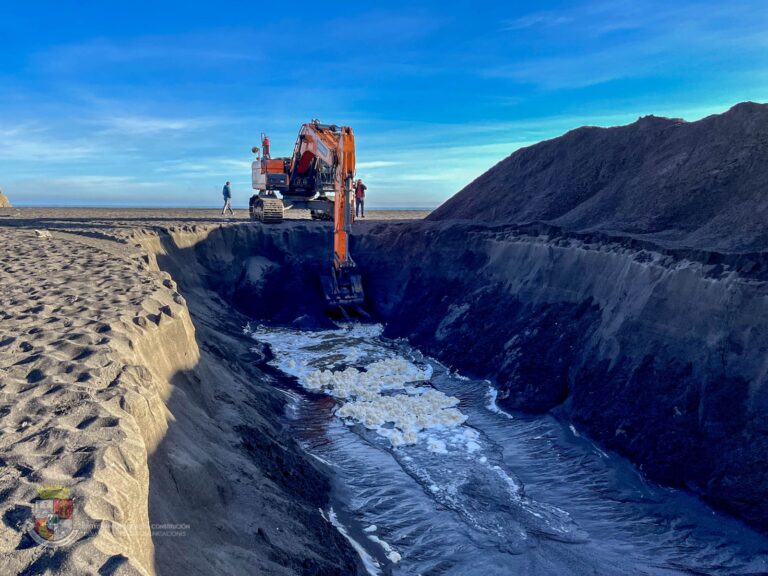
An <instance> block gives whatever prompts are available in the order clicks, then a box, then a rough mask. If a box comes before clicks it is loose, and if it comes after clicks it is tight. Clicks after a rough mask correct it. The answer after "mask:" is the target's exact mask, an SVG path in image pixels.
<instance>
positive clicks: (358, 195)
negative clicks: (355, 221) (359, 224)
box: [355, 179, 368, 218]
mask: <svg viewBox="0 0 768 576" xmlns="http://www.w3.org/2000/svg"><path fill="white" fill-rule="evenodd" d="M367 189H368V187H367V186H366V185H365V184H363V181H362V180H360V179H358V180H357V184H356V185H355V216H359V217H360V218H365V191H366V190H367Z"/></svg>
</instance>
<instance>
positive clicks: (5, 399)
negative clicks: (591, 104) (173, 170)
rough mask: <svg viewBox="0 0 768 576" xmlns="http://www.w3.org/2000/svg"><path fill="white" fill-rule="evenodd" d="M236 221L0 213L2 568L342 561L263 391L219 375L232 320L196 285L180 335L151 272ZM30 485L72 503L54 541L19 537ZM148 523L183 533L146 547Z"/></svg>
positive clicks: (177, 316)
mask: <svg viewBox="0 0 768 576" xmlns="http://www.w3.org/2000/svg"><path fill="white" fill-rule="evenodd" d="M240 214H241V215H244V214H245V212H244V211H240ZM424 214H425V213H419V214H414V213H371V215H370V220H371V221H376V220H382V219H383V220H387V219H390V220H391V219H401V218H403V217H404V216H409V217H414V216H417V217H423V215H424ZM299 216H300V214H299ZM241 225H242V226H251V224H249V223H247V222H245V221H241V222H240V223H238V221H237V220H234V221H228V222H226V223H225V222H224V221H223V220H222V219H221V218H220V217H218V214H217V213H216V211H210V210H208V211H206V210H183V211H182V210H174V211H161V210H78V209H16V208H14V209H3V210H0V238H1V239H2V246H3V249H2V251H1V252H0V288H1V291H0V320H1V322H0V429H1V430H2V434H1V435H0V459H2V461H1V462H0V463H1V464H2V466H3V474H2V475H1V476H0V512H1V513H2V518H3V523H2V525H1V526H0V532H2V534H1V535H0V573H3V574H11V573H25V574H38V573H43V572H45V571H46V570H51V571H54V572H56V573H61V574H84V573H99V574H154V573H161V574H175V573H185V574H197V573H199V574H205V573H213V572H217V571H218V572H220V573H239V572H241V571H242V570H244V569H246V567H249V566H250V567H253V566H259V567H260V572H261V573H266V574H291V573H296V572H299V571H303V570H304V569H305V568H300V567H302V566H303V567H311V568H312V571H313V573H317V574H332V573H335V570H336V569H337V567H338V566H340V565H341V564H339V563H343V562H351V561H352V560H351V558H352V556H351V552H350V551H349V550H348V549H347V548H346V547H345V544H344V542H342V541H340V540H339V536H338V534H337V533H336V532H335V530H333V529H332V528H330V527H327V526H326V525H325V523H324V521H323V520H322V518H321V516H320V514H319V512H318V506H319V505H322V498H323V492H322V490H320V491H319V492H318V491H317V490H318V489H316V488H312V489H308V488H306V487H304V486H322V485H323V480H322V479H321V477H320V476H318V473H317V472H316V471H314V469H313V468H312V467H311V465H308V464H306V463H305V462H304V460H303V458H304V457H303V456H302V455H301V454H300V453H299V452H298V451H297V449H296V448H295V447H292V445H291V443H290V441H289V439H286V438H284V437H283V436H282V434H283V433H282V432H281V431H280V430H279V428H278V427H275V425H274V424H273V423H271V421H270V416H269V415H270V413H273V412H274V411H275V406H277V405H279V403H280V402H281V400H280V399H279V398H278V397H277V393H276V392H274V390H272V389H271V388H263V389H260V390H254V389H253V382H254V381H255V380H257V379H264V375H263V374H260V373H258V372H257V371H255V369H253V368H252V367H250V366H248V365H246V366H241V365H239V366H238V367H234V364H233V357H237V356H238V355H241V356H242V358H243V359H244V360H246V364H247V363H248V362H247V358H248V356H249V355H250V354H251V353H250V351H249V348H248V345H246V344H243V343H242V342H238V341H236V340H233V339H231V338H227V337H224V336H222V333H223V332H224V330H223V329H222V325H223V323H225V324H226V323H228V326H227V329H228V330H229V331H230V333H232V332H235V331H236V330H238V328H239V327H240V326H242V325H243V323H244V322H245V320H246V319H245V318H243V317H239V316H237V315H236V314H235V315H234V316H233V315H232V312H231V311H230V310H229V309H228V308H227V307H226V305H225V304H224V303H223V302H221V301H220V300H219V301H216V299H215V298H212V297H211V295H210V294H207V293H204V291H202V290H201V291H200V292H199V293H197V292H193V295H194V299H195V301H194V302H191V303H189V306H190V307H192V306H193V305H194V307H195V308H194V309H195V314H196V318H197V320H196V322H197V323H198V325H197V326H196V327H195V326H193V324H192V320H191V316H190V308H188V303H187V302H186V301H185V299H184V298H183V297H182V296H181V295H180V294H179V292H178V291H177V289H176V284H175V282H174V281H173V280H172V279H171V277H170V276H169V275H168V274H167V273H165V272H161V271H159V269H158V267H157V263H156V258H157V257H161V256H162V257H165V258H168V257H169V256H167V254H166V252H167V249H168V247H167V246H166V245H165V244H164V240H163V238H165V241H167V239H168V238H169V237H171V238H173V240H172V241H171V246H172V247H173V246H183V245H184V244H185V243H189V242H194V239H195V238H197V237H198V236H199V237H204V236H205V235H206V234H207V231H209V230H211V229H216V228H219V227H220V226H226V227H228V226H241ZM316 225H317V226H323V225H324V224H321V223H317V224H316ZM256 226H258V224H257V225H256ZM174 230H177V231H179V233H178V234H176V235H175V236H174V232H173V231H174ZM169 235H170V236H169ZM185 264H186V263H180V265H182V266H183V265H185ZM188 272H189V271H188ZM191 274H194V271H191ZM227 315H229V317H227ZM201 319H202V321H201ZM196 328H197V332H198V334H196ZM201 330H202V334H203V336H202V337H201V336H200V334H201V333H200V331H201ZM236 363H237V362H236ZM276 461H279V462H281V466H282V467H283V468H284V469H286V470H290V471H292V472H291V475H292V478H293V480H290V481H289V483H287V484H286V482H285V480H284V479H281V478H280V477H279V475H278V476H276V475H275V473H274V472H270V469H271V468H270V467H272V468H273V467H274V466H275V462H276ZM297 481H298V482H299V484H296V482H297ZM291 482H292V484H291ZM44 485H63V486H67V487H70V488H72V490H73V492H74V495H75V498H76V514H77V517H76V518H77V522H76V524H77V525H78V526H79V528H80V533H79V538H78V540H77V541H76V542H74V543H73V544H70V545H67V546H66V547H61V548H57V549H46V548H44V547H41V546H37V545H34V542H32V540H31V539H30V538H29V536H28V535H26V534H25V533H24V532H23V530H21V526H22V525H23V524H24V523H25V522H26V521H29V520H30V517H31V511H30V502H31V501H32V500H33V499H34V498H35V496H36V495H37V491H38V489H39V488H40V487H41V486H44ZM307 490H309V491H307ZM295 494H298V496H296V495H295ZM190 495H191V496H190ZM317 498H320V500H317ZM190 499H191V500H193V501H192V502H190ZM211 510H213V511H218V513H213V515H212V513H211ZM212 516H213V517H212ZM217 518H218V520H217ZM158 522H162V523H172V524H180V525H182V529H183V526H189V529H188V533H187V534H185V535H184V536H183V537H182V538H173V537H163V535H162V534H160V536H158V535H157V531H155V533H154V534H153V531H152V530H150V523H152V524H157V523H158ZM254 533H258V534H261V535H262V536H260V537H259V538H257V539H256V541H254V537H253V534H254ZM214 545H215V546H216V549H217V550H218V552H217V553H212V550H213V549H212V548H211V546H214Z"/></svg>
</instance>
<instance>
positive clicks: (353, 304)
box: [320, 266, 365, 314]
mask: <svg viewBox="0 0 768 576" xmlns="http://www.w3.org/2000/svg"><path fill="white" fill-rule="evenodd" d="M320 281H321V283H322V285H323V292H324V294H325V301H326V303H327V304H328V307H329V308H341V310H342V312H343V313H345V314H346V310H348V309H351V310H354V311H356V312H357V311H360V306H362V304H363V303H364V302H365V294H364V293H363V281H362V278H361V277H360V272H358V271H357V268H356V267H354V266H343V267H340V268H338V269H337V268H336V267H334V266H331V269H330V271H329V273H328V274H324V275H323V276H321V277H320Z"/></svg>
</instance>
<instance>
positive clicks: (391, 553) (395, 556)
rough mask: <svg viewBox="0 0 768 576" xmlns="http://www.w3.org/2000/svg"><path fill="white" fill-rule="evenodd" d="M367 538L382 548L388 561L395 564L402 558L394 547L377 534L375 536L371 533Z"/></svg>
mask: <svg viewBox="0 0 768 576" xmlns="http://www.w3.org/2000/svg"><path fill="white" fill-rule="evenodd" d="M368 538H370V539H371V540H373V541H374V542H376V544H379V545H380V546H381V547H382V548H384V553H385V554H386V555H387V558H388V559H389V561H390V562H392V563H393V564H397V563H398V562H400V560H402V556H400V554H399V553H398V552H397V551H396V550H395V549H394V548H392V546H390V545H389V544H388V543H387V542H384V540H382V539H381V538H379V537H378V536H375V535H373V534H371V535H369V536H368Z"/></svg>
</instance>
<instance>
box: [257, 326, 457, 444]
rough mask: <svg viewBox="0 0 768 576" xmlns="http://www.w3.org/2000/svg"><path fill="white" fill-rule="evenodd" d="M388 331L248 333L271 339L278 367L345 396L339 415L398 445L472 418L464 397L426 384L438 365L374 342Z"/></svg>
mask: <svg viewBox="0 0 768 576" xmlns="http://www.w3.org/2000/svg"><path fill="white" fill-rule="evenodd" d="M382 330H383V329H382V327H381V326H380V325H372V326H371V325H368V326H361V325H351V326H348V327H344V328H340V329H338V330H328V331H324V332H298V331H293V330H284V329H264V328H262V327H259V328H256V329H255V330H254V329H251V328H250V327H249V328H246V333H248V334H250V335H251V336H252V337H253V338H255V339H257V340H259V341H262V342H265V343H268V344H269V345H270V347H271V349H272V352H273V354H274V356H275V359H274V362H273V363H274V364H275V366H276V367H277V368H279V369H280V370H282V371H283V372H285V373H287V374H291V375H292V376H295V377H296V378H297V380H298V382H299V384H301V385H302V386H303V387H304V388H306V389H307V390H310V391H312V392H322V393H325V394H328V395H329V396H333V397H334V398H337V399H339V400H343V401H344V403H343V404H342V406H341V407H340V408H339V409H338V410H337V412H336V415H337V416H339V417H340V418H342V419H345V420H350V421H352V422H356V423H360V424H362V425H363V426H365V427H366V428H367V429H369V430H374V431H376V433H377V434H378V435H379V436H381V437H382V438H386V439H387V440H389V442H390V444H391V445H392V446H395V447H397V446H405V445H411V444H416V443H417V442H419V441H426V440H427V438H428V437H427V436H425V435H424V434H420V433H421V432H423V431H425V430H435V429H448V428H454V427H457V426H459V425H461V424H463V423H464V421H465V420H466V416H464V415H463V414H462V413H461V412H460V411H459V410H458V409H457V408H456V405H457V404H458V403H459V401H458V399H457V398H452V397H449V396H446V395H445V394H443V393H442V392H439V391H438V390H435V389H434V388H431V387H429V386H428V385H426V384H425V383H426V382H428V381H429V379H430V378H431V377H432V373H433V370H432V366H430V365H429V364H426V365H424V366H422V367H419V366H416V365H415V364H414V363H413V362H411V361H409V360H407V359H406V358H403V357H402V356H397V355H393V354H391V353H390V354H387V353H385V351H384V350H383V349H382V348H381V347H372V346H371V345H370V341H371V340H372V339H374V338H377V337H378V336H379V335H380V334H381V332H382ZM340 340H343V344H342V345H339V344H340V343H341V342H340ZM360 340H365V341H367V345H363V342H360ZM356 341H357V342H356ZM350 344H352V345H350ZM355 344H357V345H355ZM281 351H287V353H286V352H281ZM328 352H332V353H330V354H328Z"/></svg>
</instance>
